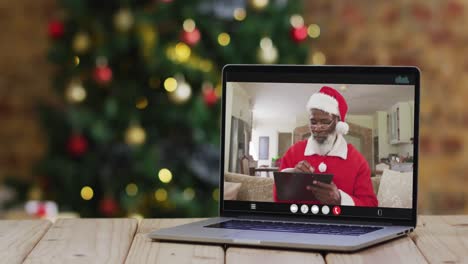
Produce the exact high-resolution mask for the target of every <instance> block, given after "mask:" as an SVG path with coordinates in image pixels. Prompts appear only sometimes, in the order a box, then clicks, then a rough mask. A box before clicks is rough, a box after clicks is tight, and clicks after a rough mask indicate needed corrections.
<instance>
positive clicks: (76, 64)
mask: <svg viewBox="0 0 468 264" xmlns="http://www.w3.org/2000/svg"><path fill="white" fill-rule="evenodd" d="M73 64H75V66H78V65H80V57H78V56H73Z"/></svg>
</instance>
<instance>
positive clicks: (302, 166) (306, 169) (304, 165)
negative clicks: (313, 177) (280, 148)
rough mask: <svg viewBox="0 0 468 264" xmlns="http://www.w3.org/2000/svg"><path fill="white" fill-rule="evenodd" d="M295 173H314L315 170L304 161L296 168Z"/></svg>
mask: <svg viewBox="0 0 468 264" xmlns="http://www.w3.org/2000/svg"><path fill="white" fill-rule="evenodd" d="M294 172H306V173H313V172H314V168H313V167H312V166H310V164H309V162H307V161H305V160H303V161H299V162H298V163H297V164H296V167H294Z"/></svg>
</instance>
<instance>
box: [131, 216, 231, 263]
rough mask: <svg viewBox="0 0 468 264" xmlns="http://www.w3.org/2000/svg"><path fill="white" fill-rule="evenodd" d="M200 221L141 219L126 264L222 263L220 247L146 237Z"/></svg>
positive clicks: (222, 257) (222, 254)
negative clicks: (160, 240) (166, 228)
mask: <svg viewBox="0 0 468 264" xmlns="http://www.w3.org/2000/svg"><path fill="white" fill-rule="evenodd" d="M198 220H202V219H194V218H189V219H143V220H142V221H141V222H140V225H139V228H138V232H137V234H136V235H135V238H134V239H133V243H132V246H131V248H130V251H129V253H128V257H127V260H126V263H174V264H178V263H224V250H223V248H222V247H221V246H211V245H210V246H208V245H196V244H179V243H166V242H163V243H161V242H155V241H152V240H151V239H149V238H148V237H147V234H148V233H149V232H151V231H153V230H156V229H159V228H165V227H172V226H176V225H181V224H186V223H190V222H194V221H198Z"/></svg>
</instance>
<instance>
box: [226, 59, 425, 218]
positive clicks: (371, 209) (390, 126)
mask: <svg viewBox="0 0 468 264" xmlns="http://www.w3.org/2000/svg"><path fill="white" fill-rule="evenodd" d="M418 113H419V71H418V70H417V69H416V68H412V67H329V66H325V67H313V66H242V65H229V66H226V67H225V68H224V70H223V138H222V140H223V149H222V151H223V157H222V160H221V161H222V162H221V163H222V165H221V169H222V172H223V178H222V179H223V182H222V184H221V188H220V189H221V196H222V197H221V212H222V213H224V212H228V213H229V212H230V213H239V214H245V213H247V214H274V215H284V216H297V217H317V218H318V217H324V218H330V217H335V218H338V217H341V218H353V217H359V218H363V217H364V218H366V217H367V218H381V219H400V220H411V219H414V217H415V211H416V210H413V209H415V207H416V197H417V196H416V190H417V177H416V176H417V140H418Z"/></svg>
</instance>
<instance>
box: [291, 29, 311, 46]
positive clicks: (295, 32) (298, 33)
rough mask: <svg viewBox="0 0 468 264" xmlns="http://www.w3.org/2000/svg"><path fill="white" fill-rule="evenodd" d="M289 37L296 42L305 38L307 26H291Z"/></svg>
mask: <svg viewBox="0 0 468 264" xmlns="http://www.w3.org/2000/svg"><path fill="white" fill-rule="evenodd" d="M291 37H292V39H293V40H294V41H295V42H297V43H300V42H302V41H304V40H306V39H307V27H306V26H300V27H293V28H291Z"/></svg>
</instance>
